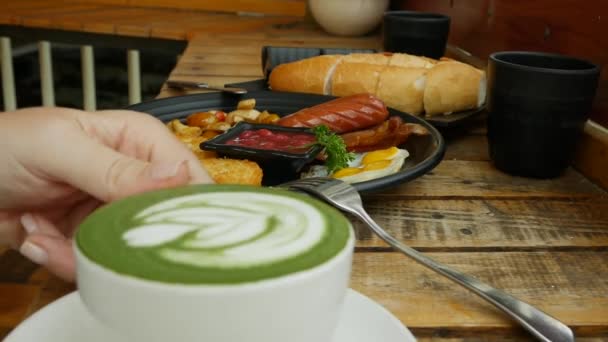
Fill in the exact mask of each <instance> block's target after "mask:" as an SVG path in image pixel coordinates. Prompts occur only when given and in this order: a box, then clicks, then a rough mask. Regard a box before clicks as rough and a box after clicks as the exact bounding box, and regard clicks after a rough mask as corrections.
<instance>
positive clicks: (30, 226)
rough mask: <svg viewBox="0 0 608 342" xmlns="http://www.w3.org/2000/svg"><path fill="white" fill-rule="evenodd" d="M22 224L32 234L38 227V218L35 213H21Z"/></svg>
mask: <svg viewBox="0 0 608 342" xmlns="http://www.w3.org/2000/svg"><path fill="white" fill-rule="evenodd" d="M20 220H21V225H22V226H23V228H24V229H25V231H26V232H27V233H28V234H32V233H33V232H35V231H36V230H37V229H38V224H37V223H36V220H34V215H32V214H29V213H27V214H23V215H21V219H20Z"/></svg>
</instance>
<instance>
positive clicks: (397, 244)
mask: <svg viewBox="0 0 608 342" xmlns="http://www.w3.org/2000/svg"><path fill="white" fill-rule="evenodd" d="M348 211H349V212H350V213H351V214H353V215H355V216H357V217H359V218H360V219H361V220H363V221H364V222H365V223H367V225H368V226H369V227H370V228H371V229H372V230H373V231H374V232H375V233H376V234H378V236H379V237H380V238H381V239H382V240H384V241H386V243H388V244H389V245H391V246H392V247H393V248H395V249H396V250H398V251H400V252H402V253H403V254H405V255H407V256H409V257H411V258H412V259H414V260H416V261H417V262H419V263H420V264H422V265H424V266H426V267H428V268H430V269H431V270H433V271H435V272H437V273H440V274H442V275H444V276H446V277H448V278H450V279H451V280H453V281H455V282H456V283H458V284H460V285H462V286H464V287H465V288H467V289H469V290H470V291H472V292H473V293H475V294H477V295H478V296H480V297H481V298H483V299H485V300H487V301H488V302H490V303H492V304H493V305H494V306H496V307H497V308H498V309H500V310H502V311H504V312H505V313H507V314H508V315H509V316H511V317H512V318H514V319H515V320H516V321H517V322H519V323H520V324H521V325H522V326H523V327H524V328H525V329H526V330H528V331H529V332H530V333H532V334H533V335H534V336H535V337H536V338H538V339H539V340H541V341H546V342H570V341H574V335H573V333H572V330H570V328H568V326H566V325H565V324H564V323H562V322H560V321H558V320H557V319H555V318H553V317H551V316H549V315H548V314H546V313H544V312H542V311H540V310H539V309H537V308H535V307H533V306H532V305H530V304H528V303H525V302H523V301H521V300H519V299H517V298H515V297H513V296H511V295H508V294H506V293H504V292H502V291H500V290H497V289H495V288H493V287H491V286H489V285H487V284H485V283H483V282H481V281H479V280H477V279H475V278H473V277H471V276H469V275H466V274H464V273H461V272H458V271H456V270H453V269H451V268H449V267H448V266H446V265H443V264H441V263H439V262H437V261H435V260H433V259H431V258H429V257H427V256H425V255H423V254H421V253H420V252H418V251H416V250H415V249H413V248H411V247H409V246H407V245H405V244H403V243H402V242H401V241H399V240H397V239H395V238H394V237H392V236H391V235H390V234H388V233H387V232H386V231H385V230H384V229H382V227H380V226H379V225H378V224H377V223H376V222H375V221H374V220H373V219H372V218H371V217H370V216H369V215H368V214H367V212H365V210H364V209H363V208H362V207H358V208H356V210H354V208H353V210H352V211H351V210H348Z"/></svg>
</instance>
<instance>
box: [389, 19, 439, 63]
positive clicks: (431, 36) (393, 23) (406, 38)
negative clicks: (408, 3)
mask: <svg viewBox="0 0 608 342" xmlns="http://www.w3.org/2000/svg"><path fill="white" fill-rule="evenodd" d="M449 32H450V17H448V16H446V15H443V14H436V13H424V12H415V11H388V12H385V13H384V20H383V26H382V35H383V38H384V51H389V52H406V53H409V54H412V55H417V56H427V57H431V58H436V59H437V58H440V57H443V55H444V53H445V45H446V43H447V41H448V34H449Z"/></svg>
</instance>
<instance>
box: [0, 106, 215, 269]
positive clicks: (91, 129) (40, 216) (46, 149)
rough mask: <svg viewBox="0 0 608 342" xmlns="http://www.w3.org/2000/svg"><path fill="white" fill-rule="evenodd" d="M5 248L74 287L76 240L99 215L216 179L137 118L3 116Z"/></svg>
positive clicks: (0, 203) (50, 112) (145, 118)
mask: <svg viewBox="0 0 608 342" xmlns="http://www.w3.org/2000/svg"><path fill="white" fill-rule="evenodd" d="M0 165H1V166H0V246H3V245H9V246H11V247H13V248H15V249H19V250H20V251H21V253H22V254H23V255H25V256H26V257H28V258H30V259H31V260H32V261H34V262H36V263H39V264H41V265H44V266H46V267H47V268H48V269H49V270H50V271H51V272H53V273H55V274H56V275H58V276H60V277H62V278H63V279H66V280H68V281H72V280H73V279H74V275H75V269H74V268H75V265H74V256H73V251H72V244H71V237H72V234H73V233H74V231H75V229H76V228H77V226H78V224H79V223H80V222H81V221H82V220H83V219H84V218H85V217H86V216H87V215H88V214H89V213H91V212H92V211H93V210H94V209H95V208H97V207H98V206H100V205H101V204H103V203H107V202H110V201H113V200H116V199H119V198H123V197H126V196H129V195H132V194H136V193H140V192H144V191H150V190H154V189H161V188H169V187H175V186H179V185H186V184H193V183H211V182H212V180H211V178H210V177H209V175H208V174H207V172H206V171H205V170H204V169H203V168H202V166H201V164H200V163H199V161H198V160H197V159H196V157H195V156H194V155H193V154H192V153H191V152H190V151H189V150H188V149H187V148H186V147H185V146H184V145H183V144H182V143H181V142H180V141H178V140H177V139H175V138H174V137H173V135H172V134H171V133H170V132H169V131H168V129H167V128H166V127H164V125H163V124H162V123H161V122H160V121H158V120H156V119H155V118H152V117H151V116H149V115H146V114H141V113H135V112H130V111H119V110H114V111H100V112H96V113H88V112H83V111H79V110H73V109H66V108H31V109H23V110H19V111H16V112H10V113H0Z"/></svg>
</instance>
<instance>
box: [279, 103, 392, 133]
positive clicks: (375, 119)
mask: <svg viewBox="0 0 608 342" xmlns="http://www.w3.org/2000/svg"><path fill="white" fill-rule="evenodd" d="M387 117H388V110H387V109H386V106H385V105H384V103H383V102H382V101H381V100H380V99H378V98H377V97H375V96H373V95H371V94H357V95H352V96H347V97H341V98H337V99H335V100H332V101H329V102H325V103H322V104H319V105H316V106H313V107H309V108H304V109H302V110H300V111H297V112H295V113H293V114H290V115H287V116H285V117H283V118H281V119H280V120H279V121H278V122H277V124H279V125H280V126H285V127H315V126H318V125H326V126H327V127H328V128H329V129H331V130H332V131H334V132H336V133H346V132H352V131H356V130H360V129H364V128H367V127H371V126H374V125H378V124H380V123H381V122H382V121H384V120H385V119H386V118H387Z"/></svg>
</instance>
